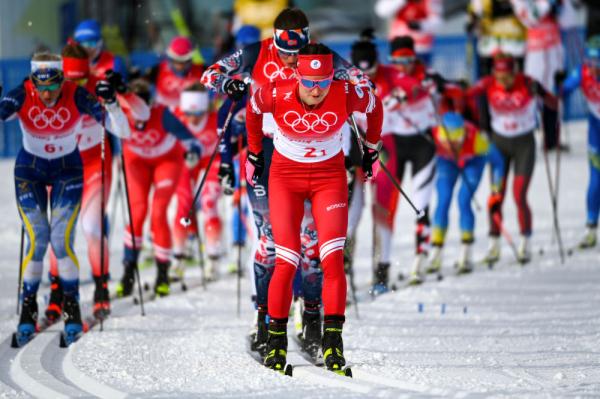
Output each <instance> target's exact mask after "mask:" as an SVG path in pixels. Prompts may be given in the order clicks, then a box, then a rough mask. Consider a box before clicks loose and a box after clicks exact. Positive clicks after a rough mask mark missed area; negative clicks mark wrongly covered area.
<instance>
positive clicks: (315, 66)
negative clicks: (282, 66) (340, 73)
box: [297, 54, 333, 76]
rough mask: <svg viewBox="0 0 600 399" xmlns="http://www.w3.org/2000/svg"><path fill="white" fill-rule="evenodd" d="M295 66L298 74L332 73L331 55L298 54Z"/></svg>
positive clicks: (316, 74) (318, 74)
mask: <svg viewBox="0 0 600 399" xmlns="http://www.w3.org/2000/svg"><path fill="white" fill-rule="evenodd" d="M297 68H298V74H299V75H300V76H329V75H331V74H332V73H333V55H332V54H311V55H306V54H302V55H299V56H298V65H297Z"/></svg>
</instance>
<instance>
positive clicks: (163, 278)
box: [154, 259, 171, 296]
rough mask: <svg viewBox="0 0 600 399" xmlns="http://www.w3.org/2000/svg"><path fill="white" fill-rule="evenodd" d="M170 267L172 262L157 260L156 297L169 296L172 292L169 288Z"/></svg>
mask: <svg viewBox="0 0 600 399" xmlns="http://www.w3.org/2000/svg"><path fill="white" fill-rule="evenodd" d="M169 266H171V262H169V261H161V260H158V259H157V260H156V282H155V283H154V293H155V294H156V296H167V295H169V293H170V292H171V289H170V287H169Z"/></svg>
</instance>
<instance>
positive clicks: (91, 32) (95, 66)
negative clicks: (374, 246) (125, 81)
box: [73, 19, 127, 79]
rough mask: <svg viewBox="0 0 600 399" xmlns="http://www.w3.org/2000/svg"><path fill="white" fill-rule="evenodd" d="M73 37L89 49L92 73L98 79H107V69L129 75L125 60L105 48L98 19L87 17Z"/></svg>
mask: <svg viewBox="0 0 600 399" xmlns="http://www.w3.org/2000/svg"><path fill="white" fill-rule="evenodd" d="M73 38H74V39H75V41H76V42H78V43H79V44H81V45H82V46H83V47H84V48H85V49H86V51H87V53H88V56H89V58H90V74H91V75H92V76H93V77H95V78H96V79H106V71H109V70H111V71H114V72H118V73H119V74H121V76H123V77H124V78H125V77H126V76H127V70H126V67H125V62H124V61H123V59H122V58H121V57H118V56H115V55H114V54H113V53H111V52H110V51H108V50H106V49H105V48H104V41H103V40H102V29H101V27H100V24H99V23H98V21H96V20H93V19H86V20H85V21H81V22H80V23H79V25H77V27H76V28H75V32H74V33H73Z"/></svg>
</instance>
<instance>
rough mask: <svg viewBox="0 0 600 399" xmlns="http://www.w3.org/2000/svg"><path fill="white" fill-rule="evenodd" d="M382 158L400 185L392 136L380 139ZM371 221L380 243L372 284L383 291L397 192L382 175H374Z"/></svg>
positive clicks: (400, 173)
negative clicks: (385, 159) (394, 173)
mask: <svg viewBox="0 0 600 399" xmlns="http://www.w3.org/2000/svg"><path fill="white" fill-rule="evenodd" d="M382 141H383V152H384V153H385V156H384V157H387V161H386V167H387V168H388V169H389V170H391V171H395V172H396V178H397V179H398V182H399V183H401V182H402V176H403V175H404V162H405V161H404V160H403V159H398V157H397V153H396V143H395V139H394V136H393V135H387V136H383V137H382ZM373 185H374V186H373V188H374V192H375V194H374V198H373V222H374V223H375V226H376V232H377V236H378V237H379V242H380V250H381V251H380V254H379V262H378V264H377V265H376V269H375V270H373V281H372V283H373V285H374V286H377V288H381V290H382V291H385V290H387V285H388V278H389V276H388V273H389V268H390V260H391V247H392V232H393V228H394V217H395V216H396V209H397V206H398V190H396V189H395V187H394V185H393V183H392V182H391V181H390V179H389V178H388V177H387V175H386V174H385V173H378V174H377V176H376V177H375V178H374V179H373Z"/></svg>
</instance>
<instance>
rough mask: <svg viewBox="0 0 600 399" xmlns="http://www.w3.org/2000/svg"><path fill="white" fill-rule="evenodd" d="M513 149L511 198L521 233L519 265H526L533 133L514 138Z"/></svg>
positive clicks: (529, 221)
mask: <svg viewBox="0 0 600 399" xmlns="http://www.w3.org/2000/svg"><path fill="white" fill-rule="evenodd" d="M513 149H514V160H515V166H514V175H515V178H514V182H513V196H514V198H515V203H516V205H517V212H518V215H519V227H520V231H521V242H520V244H519V250H518V257H519V261H520V262H521V263H526V262H528V261H529V260H530V259H531V253H530V250H529V239H530V236H531V232H532V220H531V209H530V208H529V204H528V202H527V191H528V190H529V183H530V182H531V176H532V174H533V168H534V166H535V138H534V136H533V132H531V133H529V134H526V135H524V136H519V137H517V138H515V139H514V143H513Z"/></svg>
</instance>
